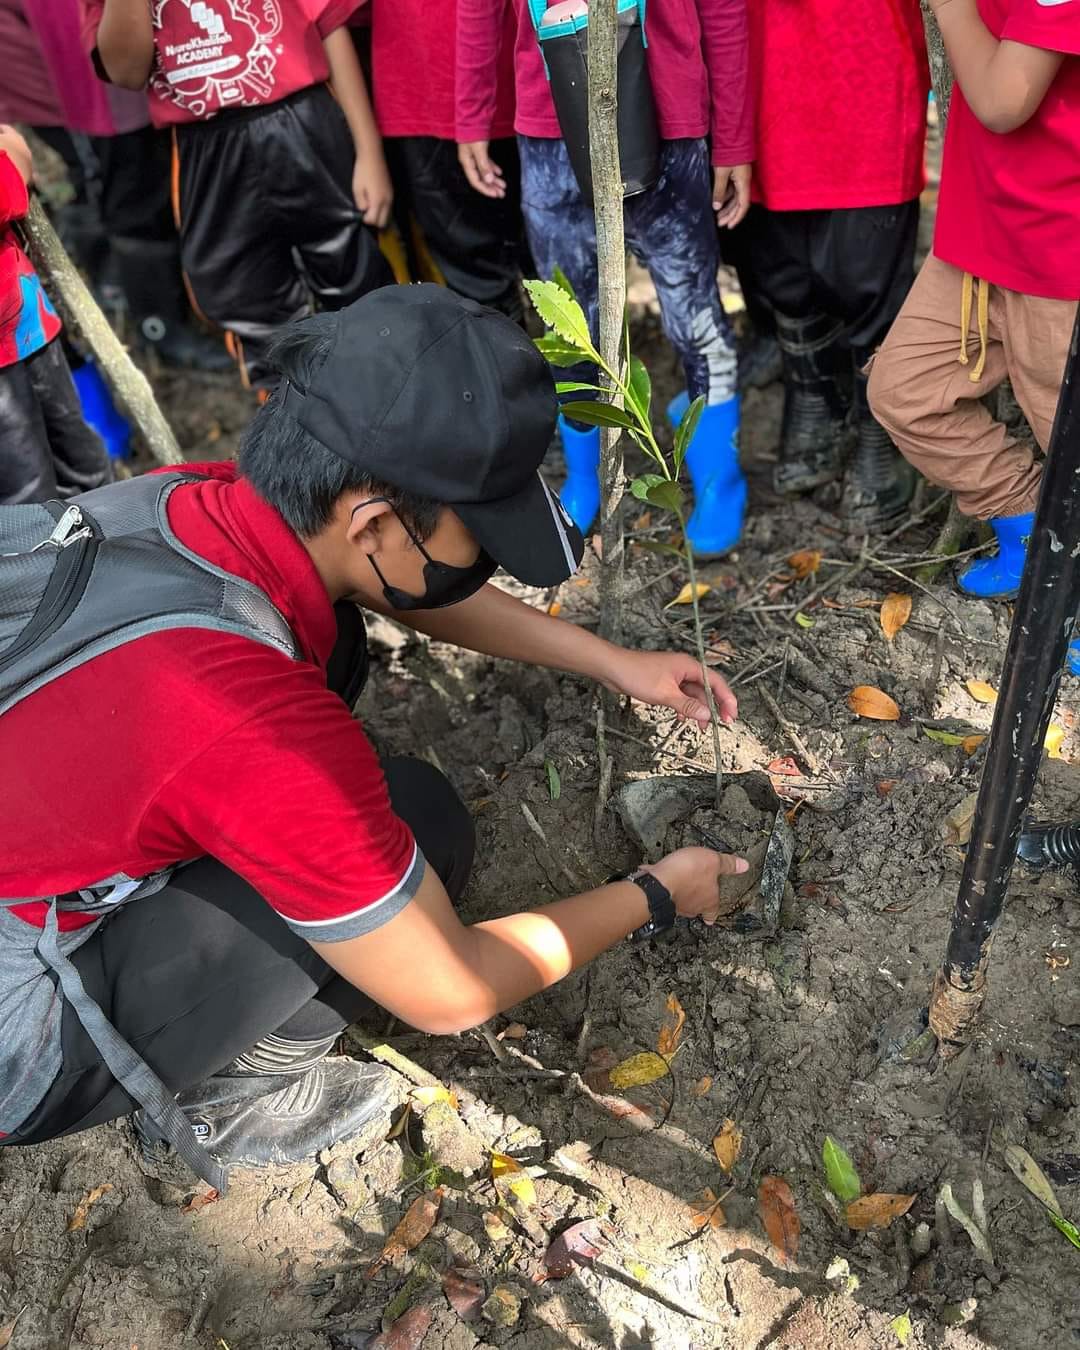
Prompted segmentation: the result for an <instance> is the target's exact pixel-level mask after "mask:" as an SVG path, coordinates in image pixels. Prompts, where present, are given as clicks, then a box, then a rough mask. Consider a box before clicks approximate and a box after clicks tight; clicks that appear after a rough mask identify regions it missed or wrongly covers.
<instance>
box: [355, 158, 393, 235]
mask: <svg viewBox="0 0 1080 1350" xmlns="http://www.w3.org/2000/svg"><path fill="white" fill-rule="evenodd" d="M352 193H353V201H355V202H356V206H357V209H358V210H359V212H360V214H361V215H362V216H363V218H364V224H365V225H373V226H374V227H375V229H377V230H381V229H384V228H385V226H387V225H388V224H389V223H390V208H391V207H392V206H393V204H394V188H393V184H392V183H391V182H390V171H389V170H388V169H387V167H386V160H385V159H384V158H383V155H382V152H381V151H379V152H378V153H374V154H372V153H370V152H369V153H368V154H362V155H357V157H356V166H355V168H354V169H353V177H352Z"/></svg>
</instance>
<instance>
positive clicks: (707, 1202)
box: [690, 1186, 727, 1228]
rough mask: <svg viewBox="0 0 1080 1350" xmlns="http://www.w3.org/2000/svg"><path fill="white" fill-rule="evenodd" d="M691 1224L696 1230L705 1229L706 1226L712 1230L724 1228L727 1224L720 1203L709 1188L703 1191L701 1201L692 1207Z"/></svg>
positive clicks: (697, 1201) (696, 1201)
mask: <svg viewBox="0 0 1080 1350" xmlns="http://www.w3.org/2000/svg"><path fill="white" fill-rule="evenodd" d="M690 1222H691V1223H692V1224H693V1225H694V1227H695V1228H704V1227H705V1226H706V1224H707V1225H708V1226H709V1227H710V1228H723V1226H724V1224H726V1223H727V1218H726V1216H725V1214H724V1211H723V1209H722V1208H721V1207H720V1201H719V1200H718V1199H717V1198H716V1196H715V1195H714V1194H713V1192H712V1190H711V1189H710V1188H709V1187H708V1186H706V1187H705V1189H704V1191H702V1193H701V1199H700V1200H695V1201H694V1202H693V1204H692V1205H691V1206H690Z"/></svg>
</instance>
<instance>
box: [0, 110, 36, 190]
mask: <svg viewBox="0 0 1080 1350" xmlns="http://www.w3.org/2000/svg"><path fill="white" fill-rule="evenodd" d="M0 150H6V151H7V153H8V157H9V158H10V160H11V162H12V164H14V165H15V167H16V169H18V171H19V176H20V178H21V179H22V180H23V182H24V183H26V184H29V182H30V180H31V179H32V178H33V176H34V157H33V155H32V154H31V153H30V147H29V146H28V145H27V144H26V142H25V141H24V140H23V138H22V136H20V135H19V133H18V132H17V131H16V130H15V128H14V127H9V126H8V125H7V123H6V122H0Z"/></svg>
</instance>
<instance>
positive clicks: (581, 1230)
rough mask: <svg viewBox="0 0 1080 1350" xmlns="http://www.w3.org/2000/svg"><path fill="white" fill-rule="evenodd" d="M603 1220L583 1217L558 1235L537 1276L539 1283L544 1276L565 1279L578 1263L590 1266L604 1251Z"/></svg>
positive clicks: (548, 1250) (549, 1248) (545, 1278)
mask: <svg viewBox="0 0 1080 1350" xmlns="http://www.w3.org/2000/svg"><path fill="white" fill-rule="evenodd" d="M601 1242H602V1239H601V1237H600V1221H599V1220H598V1219H582V1220H581V1221H580V1222H579V1223H572V1224H571V1225H570V1227H569V1228H564V1229H563V1231H562V1232H561V1233H560V1234H559V1236H558V1237H556V1238H553V1239H552V1242H551V1246H550V1247H548V1249H547V1251H546V1252H545V1253H544V1262H543V1270H542V1271H540V1272H539V1273H538V1274H537V1275H536V1277H535V1283H537V1284H542V1283H543V1281H544V1280H564V1279H565V1278H566V1277H567V1275H572V1274H573V1273H574V1269H575V1267H576V1266H590V1265H592V1263H593V1262H594V1261H595V1260H596V1258H597V1257H598V1256H599V1255H600V1245H601Z"/></svg>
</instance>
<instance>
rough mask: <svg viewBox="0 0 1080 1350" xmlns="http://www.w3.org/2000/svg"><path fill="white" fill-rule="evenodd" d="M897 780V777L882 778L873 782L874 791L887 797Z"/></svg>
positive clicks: (880, 795)
mask: <svg viewBox="0 0 1080 1350" xmlns="http://www.w3.org/2000/svg"><path fill="white" fill-rule="evenodd" d="M899 781H900V780H899V778H882V779H881V781H880V782H878V783H875V784H874V791H875V792H876V793H877V795H878V796H879V797H887V796H888V795H889V794H890V793H891V792H892V790H893V788H894V787H895V786H896V785H897V783H898V782H899Z"/></svg>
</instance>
